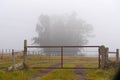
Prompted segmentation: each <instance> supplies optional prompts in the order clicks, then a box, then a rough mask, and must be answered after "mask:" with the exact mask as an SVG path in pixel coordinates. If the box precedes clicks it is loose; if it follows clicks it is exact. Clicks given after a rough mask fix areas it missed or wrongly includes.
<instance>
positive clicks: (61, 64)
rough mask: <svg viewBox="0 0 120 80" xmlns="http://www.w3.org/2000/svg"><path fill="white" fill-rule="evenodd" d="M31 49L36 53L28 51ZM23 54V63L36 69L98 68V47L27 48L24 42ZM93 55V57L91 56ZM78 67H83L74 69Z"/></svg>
mask: <svg viewBox="0 0 120 80" xmlns="http://www.w3.org/2000/svg"><path fill="white" fill-rule="evenodd" d="M33 48H34V49H36V51H35V50H34V51H30V49H33ZM24 53H25V54H24V63H25V64H28V65H31V67H32V68H36V69H39V68H57V69H81V68H82V69H95V68H99V67H100V53H99V46H27V41H25V43H24ZM93 53H94V54H95V55H94V56H91V55H92V54H93ZM88 54H89V55H88ZM78 65H81V66H83V67H76V66H78Z"/></svg>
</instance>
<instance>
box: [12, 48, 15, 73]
mask: <svg viewBox="0 0 120 80" xmlns="http://www.w3.org/2000/svg"><path fill="white" fill-rule="evenodd" d="M12 58H13V71H14V70H15V53H14V49H12Z"/></svg>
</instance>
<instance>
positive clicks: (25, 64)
mask: <svg viewBox="0 0 120 80" xmlns="http://www.w3.org/2000/svg"><path fill="white" fill-rule="evenodd" d="M23 66H24V68H27V40H24V53H23Z"/></svg>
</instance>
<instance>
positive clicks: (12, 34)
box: [0, 0, 120, 50]
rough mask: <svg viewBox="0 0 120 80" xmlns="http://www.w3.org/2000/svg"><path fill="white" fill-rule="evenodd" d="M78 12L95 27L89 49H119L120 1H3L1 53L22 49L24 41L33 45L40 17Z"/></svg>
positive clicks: (1, 5)
mask: <svg viewBox="0 0 120 80" xmlns="http://www.w3.org/2000/svg"><path fill="white" fill-rule="evenodd" d="M73 11H75V12H77V14H78V15H79V17H80V18H81V19H83V20H85V21H86V22H87V23H90V24H92V25H93V27H94V32H93V34H94V35H95V37H94V38H90V42H89V44H88V45H102V44H104V45H106V46H108V47H110V49H111V50H114V49H116V48H120V39H119V34H120V31H119V30H120V22H119V21H120V1H119V0H0V49H2V48H3V49H11V48H13V49H23V40H24V39H27V40H28V41H29V43H28V44H31V43H32V41H31V38H32V37H33V36H35V35H37V34H36V32H35V27H36V23H37V21H38V17H39V16H40V15H41V14H64V13H69V12H73Z"/></svg>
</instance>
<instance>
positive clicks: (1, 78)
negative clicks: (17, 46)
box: [0, 55, 116, 80]
mask: <svg viewBox="0 0 120 80" xmlns="http://www.w3.org/2000/svg"><path fill="white" fill-rule="evenodd" d="M27 59H28V65H29V66H30V69H29V70H16V71H13V72H12V71H10V72H9V71H0V80H26V78H28V77H30V76H32V75H34V74H36V73H37V72H38V71H40V69H39V70H37V69H32V68H31V67H47V66H51V65H52V64H54V63H58V62H60V56H52V57H51V56H36V55H34V56H28V57H27ZM97 60H98V58H96V57H80V56H73V57H71V56H64V62H65V64H64V65H63V66H64V67H75V66H76V65H79V64H81V65H83V66H84V67H90V68H97V67H98V61H97ZM18 62H22V59H21V58H17V59H16V63H18ZM41 62H46V63H41ZM10 65H12V58H8V57H6V58H4V59H2V60H0V68H7V67H8V66H10ZM115 72H116V69H115V68H113V67H111V68H110V69H107V70H102V69H85V73H86V78H87V80H110V79H111V78H112V77H113V76H114V74H115ZM80 77H81V76H80V75H77V74H75V73H74V72H73V70H72V69H55V70H53V71H51V72H49V73H48V74H46V75H44V76H42V77H38V78H37V80H74V79H76V78H80Z"/></svg>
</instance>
